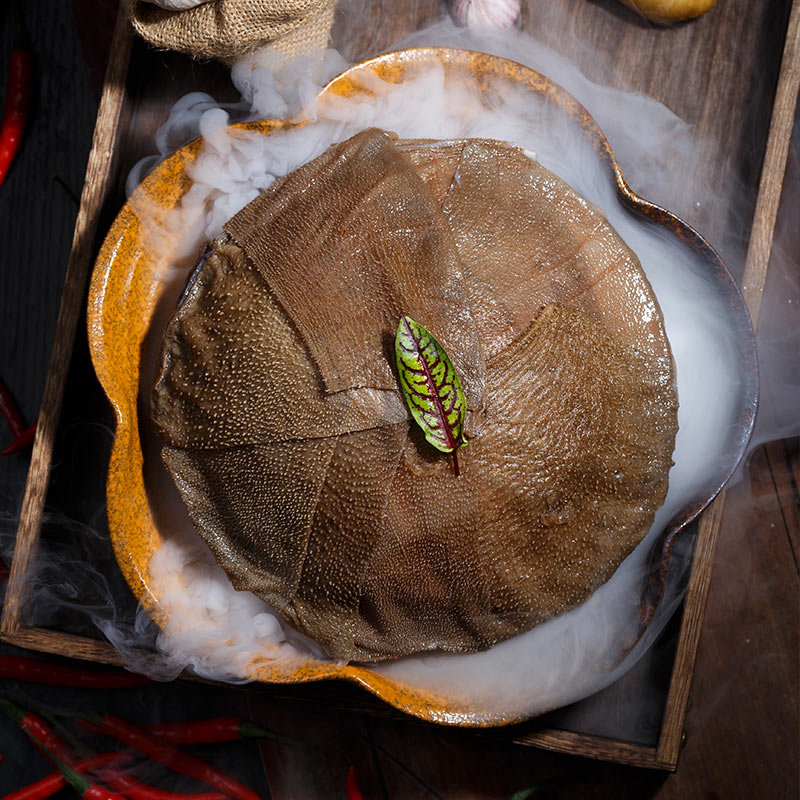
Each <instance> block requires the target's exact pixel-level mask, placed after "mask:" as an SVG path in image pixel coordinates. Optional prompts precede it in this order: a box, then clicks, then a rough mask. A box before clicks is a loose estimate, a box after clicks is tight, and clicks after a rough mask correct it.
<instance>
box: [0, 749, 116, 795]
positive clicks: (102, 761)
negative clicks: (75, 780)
mask: <svg viewBox="0 0 800 800" xmlns="http://www.w3.org/2000/svg"><path fill="white" fill-rule="evenodd" d="M130 759H131V756H128V755H125V754H124V753H104V754H103V755H101V756H94V757H93V758H86V759H84V760H83V761H79V762H78V763H77V764H75V766H74V769H75V770H76V771H77V772H91V771H92V770H93V769H97V768H98V767H103V766H106V765H108V764H110V763H112V762H113V763H116V762H123V761H130ZM65 783H66V781H65V780H64V776H63V775H62V774H61V772H60V771H58V772H51V773H50V774H49V775H47V776H46V777H44V778H42V779H41V780H38V781H36V782H35V783H30V784H28V785H27V786H23V787H22V788H21V789H17V791H16V792H11V794H7V795H6V796H5V797H3V800H42V798H45V797H50V795H52V794H55V793H56V792H57V791H58V790H59V789H61V788H63V786H64V784H65Z"/></svg>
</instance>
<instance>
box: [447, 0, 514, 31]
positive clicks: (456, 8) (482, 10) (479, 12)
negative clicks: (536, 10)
mask: <svg viewBox="0 0 800 800" xmlns="http://www.w3.org/2000/svg"><path fill="white" fill-rule="evenodd" d="M450 5H451V8H452V10H453V17H454V18H455V21H456V22H457V23H458V24H459V25H466V27H468V28H484V29H488V30H500V29H501V28H510V27H511V26H512V25H513V24H514V20H516V18H517V17H518V16H519V11H520V6H521V5H522V0H450Z"/></svg>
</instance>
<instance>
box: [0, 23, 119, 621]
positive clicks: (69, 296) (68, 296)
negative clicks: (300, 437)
mask: <svg viewBox="0 0 800 800" xmlns="http://www.w3.org/2000/svg"><path fill="white" fill-rule="evenodd" d="M126 31H127V22H126V20H125V19H124V18H123V17H121V16H120V18H119V22H118V25H117V28H116V32H115V36H114V41H115V43H116V47H115V48H114V49H113V52H112V56H111V59H110V61H109V64H108V70H107V73H106V81H105V85H106V89H105V92H104V94H103V100H102V102H101V104H100V110H99V112H98V122H97V125H96V127H95V136H94V140H93V142H92V151H91V154H90V156H89V163H88V165H87V167H86V179H85V182H84V187H83V194H82V199H81V206H80V211H79V212H78V217H77V219H76V221H75V232H74V235H73V241H72V249H71V251H70V258H69V263H68V265H67V275H66V278H65V281H64V293H63V295H62V298H61V306H60V309H59V314H58V320H57V321H56V331H55V337H54V340H53V349H52V352H51V354H50V362H49V365H48V369H47V381H46V382H45V386H44V394H43V397H42V406H41V411H40V413H39V420H38V427H37V429H36V440H35V442H34V445H33V454H32V455H31V461H30V468H29V471H28V478H27V483H26V485H25V494H24V496H23V500H22V508H21V510H20V524H19V527H18V528H17V538H16V544H15V547H14V556H13V561H12V564H11V576H10V578H9V581H8V588H7V592H6V600H5V603H4V605H3V617H2V622H1V623H0V630H2V632H3V633H4V634H14V633H16V632H17V629H18V627H19V624H20V619H21V616H22V613H23V608H22V606H23V603H24V602H25V600H26V598H27V594H26V581H27V579H28V575H27V573H28V568H29V565H30V562H31V560H32V558H33V554H34V549H35V546H36V542H37V538H38V534H39V528H40V525H41V521H42V514H43V511H44V502H45V496H46V494H47V487H48V483H49V478H50V468H51V463H52V458H53V447H54V441H55V435H56V427H57V425H58V422H59V416H60V412H61V405H62V398H63V394H64V386H65V384H66V378H67V371H68V368H69V364H70V357H71V355H72V347H73V342H74V341H75V336H76V333H77V331H78V322H79V320H80V319H81V318H82V313H83V310H84V307H85V303H84V295H85V291H86V284H87V280H88V276H89V271H90V269H91V265H92V260H93V253H94V244H95V231H96V229H97V220H98V215H99V213H100V209H101V208H102V206H103V204H104V203H105V201H106V199H107V190H106V186H107V183H108V176H109V174H110V173H111V170H112V169H113V168H114V167H115V166H116V163H117V162H116V158H115V152H116V151H115V144H116V139H117V135H116V133H117V122H118V120H119V114H120V109H121V107H122V103H123V100H124V96H125V83H124V78H125V75H126V73H127V69H128V55H129V52H130V37H129V36H127V35H126ZM98 187H102V189H101V190H98Z"/></svg>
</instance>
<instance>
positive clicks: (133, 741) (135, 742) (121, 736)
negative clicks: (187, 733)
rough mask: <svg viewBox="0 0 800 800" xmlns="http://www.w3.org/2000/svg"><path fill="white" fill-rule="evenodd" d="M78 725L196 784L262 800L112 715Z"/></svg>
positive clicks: (88, 718) (243, 798)
mask: <svg viewBox="0 0 800 800" xmlns="http://www.w3.org/2000/svg"><path fill="white" fill-rule="evenodd" d="M78 724H80V725H82V726H83V727H84V728H87V729H88V730H91V731H94V732H95V733H105V734H107V735H109V736H113V737H114V738H115V739H117V740H118V741H120V742H122V743H123V744H126V745H128V747H132V748H133V749H134V750H138V751H139V752H140V753H144V754H145V755H148V756H150V758H152V759H153V760H154V761H158V762H159V763H160V764H163V765H164V766H165V767H169V768H170V769H171V770H174V771H175V772H180V773H181V774H182V775H188V776H189V777H190V778H194V779H195V780H199V781H203V782H204V783H207V784H208V785H209V786H213V787H214V788H215V789H218V790H219V791H221V792H223V793H225V794H227V795H230V796H231V797H234V798H236V799H237V800H259V798H258V795H257V794H256V793H255V792H254V791H252V789H249V788H248V787H247V786H245V785H244V784H242V783H239V781H237V780H236V779H234V778H232V777H231V776H230V775H226V774H225V773H223V772H220V771H219V770H218V769H217V768H216V767H212V766H211V765H210V764H206V763H205V762H204V761H201V760H200V759H199V758H195V757H194V756H190V755H187V754H186V753H184V752H182V751H181V750H178V749H177V748H176V747H173V746H172V745H171V744H169V743H167V742H165V741H163V740H160V739H156V738H154V737H152V736H148V735H147V734H145V733H142V731H140V730H139V729H138V728H135V727H134V726H133V725H129V724H128V723H127V722H125V721H124V720H121V719H119V717H114V716H112V715H111V714H105V715H100V714H92V713H88V714H83V715H82V716H81V718H79V719H78Z"/></svg>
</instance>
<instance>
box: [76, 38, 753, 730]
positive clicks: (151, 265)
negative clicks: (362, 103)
mask: <svg viewBox="0 0 800 800" xmlns="http://www.w3.org/2000/svg"><path fill="white" fill-rule="evenodd" d="M430 65H442V66H444V69H445V73H446V76H447V79H448V80H457V79H458V77H459V75H462V76H463V75H466V76H468V77H469V78H470V79H472V80H477V81H478V84H479V86H483V85H484V84H486V85H488V83H489V82H491V81H497V80H499V81H503V82H508V83H510V84H514V85H515V86H518V87H522V88H523V89H527V90H528V91H530V92H531V93H532V94H535V95H537V96H538V97H544V98H546V99H547V100H548V101H551V102H554V103H555V104H556V105H558V106H559V107H560V108H561V109H562V110H563V111H564V113H565V114H566V115H567V116H568V117H569V118H571V119H572V120H573V121H574V122H576V123H577V124H578V125H579V126H580V128H581V130H582V131H583V133H584V134H585V135H586V137H587V138H588V139H589V141H590V142H591V144H592V145H593V147H594V148H595V150H596V151H597V152H598V153H599V155H600V157H601V158H602V159H603V161H604V162H605V164H606V166H607V167H608V169H609V170H610V171H611V178H612V180H613V181H614V183H615V184H616V187H617V194H618V196H619V198H620V200H621V202H623V203H624V204H626V205H629V206H632V207H635V208H636V210H637V211H638V212H639V213H642V214H646V215H647V216H650V217H651V218H653V219H654V221H656V222H660V223H661V224H664V225H665V226H666V227H669V228H671V229H672V230H673V232H674V233H675V234H676V235H678V236H679V237H680V238H683V239H684V240H687V241H689V243H690V244H693V245H695V244H696V245H697V247H698V248H701V247H705V248H707V249H708V251H710V253H711V254H713V255H714V256H715V255H716V254H714V253H713V250H711V248H710V247H708V245H707V244H706V243H705V242H704V241H703V240H702V238H701V237H699V235H698V234H696V233H695V232H694V231H693V230H692V229H691V228H689V227H688V226H686V225H685V224H684V223H682V222H680V220H677V219H676V218H675V217H674V216H672V215H671V214H669V212H666V211H664V210H663V209H660V208H658V207H657V206H654V205H652V204H650V203H647V202H646V201H644V200H642V199H641V198H639V197H638V196H637V195H635V194H634V193H633V192H632V191H631V190H630V188H629V187H628V185H627V183H626V182H625V180H624V178H623V177H622V174H621V172H620V170H619V166H618V165H617V162H616V159H615V157H614V154H613V152H612V151H611V147H610V145H609V144H608V141H607V140H606V138H605V136H604V135H603V134H602V131H600V129H599V127H598V126H597V124H596V123H595V121H594V119H593V118H592V117H591V115H589V113H588V112H587V111H586V109H584V108H583V106H581V105H580V104H579V103H578V102H577V101H576V100H575V99H574V98H573V97H572V96H571V95H569V94H568V93H567V92H565V91H564V90H563V89H561V87H559V86H558V85H557V84H555V83H553V82H552V81H550V80H549V79H548V78H546V77H545V76H543V75H541V74H540V73H538V72H536V71H534V70H532V69H530V68H528V67H524V66H522V65H520V64H517V63H515V62H513V61H508V60H506V59H502V58H498V57H496V56H490V55H487V54H484V53H476V52H470V51H464V50H450V49H446V48H414V49H410V50H402V51H397V52H392V53H387V54H384V55H381V56H378V57H376V58H373V59H370V60H368V61H365V62H363V63H361V64H358V65H356V66H354V67H351V68H350V69H348V70H347V71H345V72H344V73H342V74H341V75H339V76H338V77H336V78H334V79H333V80H332V81H331V82H330V83H329V84H328V85H327V86H326V87H325V88H324V89H323V90H322V93H321V95H320V98H321V100H322V101H324V99H325V97H326V96H329V95H338V96H340V97H346V98H347V97H357V96H359V95H361V96H364V95H365V94H367V95H368V94H370V93H371V90H370V89H369V88H367V86H366V82H364V81H363V78H364V77H365V76H368V75H369V76H371V75H377V76H378V77H379V78H381V79H382V80H383V81H385V82H387V83H390V84H392V83H400V82H402V81H403V80H404V79H405V78H406V77H407V76H408V75H411V74H413V73H415V72H417V71H419V70H421V69H423V68H425V67H428V66H430ZM296 124H302V123H296V122H292V121H289V120H281V121H258V122H249V123H243V124H241V125H238V126H236V127H238V128H242V129H245V130H249V131H255V132H257V133H260V134H263V135H270V134H271V133H272V132H274V131H276V130H280V129H286V128H290V127H293V126H294V125H296ZM201 145H202V142H201V140H200V139H196V140H194V141H192V142H190V143H189V144H187V145H185V146H184V147H182V148H180V149H179V150H177V151H176V152H175V153H173V154H172V155H171V156H170V157H168V158H167V159H165V160H164V161H163V162H162V163H161V164H159V165H158V166H157V167H156V168H155V169H154V170H153V171H152V172H151V173H150V174H149V175H148V176H147V177H146V178H145V179H144V181H143V182H142V183H141V184H140V185H139V187H138V188H137V189H136V191H135V192H134V193H133V195H132V196H131V198H130V200H129V202H127V203H126V204H125V205H124V206H123V207H122V209H121V210H120V212H119V214H118V216H117V218H116V219H115V221H114V223H113V225H112V226H111V229H110V230H109V232H108V235H107V236H106V238H105V240H104V242H103V245H102V247H101V249H100V252H99V254H98V257H97V261H96V264H95V269H94V272H93V275H92V280H91V285H90V290H89V300H88V320H87V321H88V333H89V343H90V349H91V356H92V361H93V363H94V367H95V370H96V372H97V376H98V378H99V380H100V383H101V385H102V387H103V389H104V391H105V393H106V395H107V396H108V399H109V401H110V403H111V405H112V407H113V409H114V413H115V416H116V421H117V427H116V432H115V437H114V442H113V447H112V452H111V458H110V463H109V469H108V478H107V483H106V492H107V511H108V524H109V530H110V535H111V542H112V545H113V548H114V553H115V555H116V558H117V561H118V563H119V566H120V568H121V570H122V573H123V575H124V577H125V579H126V580H127V582H128V584H129V586H130V587H131V590H132V591H133V593H134V595H135V596H136V598H137V599H138V601H139V602H140V603H141V605H142V606H143V607H144V608H145V609H146V610H147V611H148V612H149V613H150V615H151V616H152V617H153V619H154V620H155V621H156V622H157V623H159V624H161V623H163V618H161V617H160V614H161V613H163V612H160V611H159V605H158V597H157V596H156V595H155V593H154V591H153V589H152V587H151V585H150V581H149V579H148V564H149V561H150V558H151V556H152V555H153V553H154V552H155V551H156V549H157V548H158V547H159V546H160V544H161V543H162V539H161V536H160V534H159V531H158V528H157V526H156V523H155V521H154V519H153V516H152V513H151V510H150V506H149V502H148V497H147V491H146V488H145V479H144V472H143V467H144V457H143V453H142V443H141V439H140V433H139V416H138V407H137V401H138V394H139V377H140V375H139V374H140V367H141V350H142V344H143V342H144V339H145V336H146V335H147V332H148V330H149V327H150V324H151V321H152V318H153V314H154V310H155V307H156V303H157V300H158V297H159V292H160V289H161V285H160V281H159V278H158V272H157V269H156V264H155V262H154V260H153V259H152V258H150V256H149V254H148V252H147V251H146V249H145V247H144V245H143V243H142V241H141V236H140V219H139V217H138V216H137V215H136V213H135V211H134V207H135V206H136V203H137V200H142V201H146V202H148V203H151V204H155V205H156V206H158V207H161V208H163V209H164V211H165V212H166V211H167V210H170V209H174V208H175V207H177V206H178V205H179V203H180V201H181V198H182V197H183V195H184V194H185V193H186V192H187V191H188V189H189V188H190V186H191V179H190V178H189V177H188V175H187V171H186V170H187V166H188V165H189V164H191V162H193V161H194V160H195V158H196V157H197V155H198V153H199V152H200V148H201ZM720 263H721V262H720ZM722 268H723V269H724V265H723V266H722ZM726 274H727V273H726ZM731 284H732V281H731ZM734 290H735V287H734ZM750 335H751V336H752V333H750ZM755 391H756V390H755V389H754V388H753V387H750V390H749V394H748V398H750V397H751V396H752V397H754V395H755ZM750 406H752V409H751V410H752V413H751V414H750V421H749V425H748V423H747V421H746V420H745V425H744V428H745V429H746V430H745V431H744V433H743V436H742V438H743V442H744V444H746V441H747V438H748V437H749V432H750V428H752V417H754V414H755V401H754V399H753V400H752V402H751V403H750ZM744 444H742V446H741V451H743V449H744ZM737 449H738V448H737ZM739 455H741V452H740V453H739ZM735 462H738V457H737V458H736V459H735ZM735 462H734V464H733V466H731V467H730V469H731V471H732V469H733V467H734V466H735ZM727 477H728V476H727V475H725V476H724V480H726V479H727ZM715 480H716V479H715ZM724 480H722V481H721V482H719V481H717V482H716V483H715V484H714V486H712V487H711V491H710V494H709V492H707V491H706V492H703V496H702V501H703V502H702V504H699V503H695V504H693V505H692V506H691V508H690V509H689V513H687V514H684V515H683V516H682V518H681V519H680V520H679V521H674V522H673V524H671V525H670V528H669V532H670V533H671V534H672V535H673V536H674V535H676V534H677V533H678V532H679V531H680V530H682V529H683V528H684V527H685V525H686V524H687V523H688V521H690V520H691V519H693V518H694V517H695V516H696V515H697V514H698V513H699V511H700V510H701V509H702V507H705V505H707V504H708V503H709V502H710V501H711V499H712V498H713V496H714V495H715V494H716V492H717V491H718V490H719V487H721V485H722V483H724ZM671 543H672V540H671V539H670V541H669V550H671ZM669 550H668V549H666V548H664V549H663V550H662V551H659V554H658V557H661V558H664V559H666V558H668V555H669ZM664 563H665V562H664ZM656 602H657V599H656ZM650 618H652V614H651V615H650V616H649V617H648V619H647V621H648V622H649V619H650ZM627 649H628V648H627V647H626V648H621V651H620V657H622V656H623V655H624V652H626V651H627ZM252 666H253V672H252V677H253V678H254V679H255V680H258V681H262V682H265V683H283V684H288V683H304V682H309V681H317V680H322V679H329V678H336V679H343V680H346V681H350V682H352V683H355V684H358V685H360V686H362V687H364V688H365V689H367V690H368V691H370V692H372V693H373V694H374V695H376V696H377V697H379V698H380V699H381V700H383V701H385V702H387V703H389V704H390V705H392V706H394V707H395V708H397V709H399V710H401V711H403V712H405V713H407V714H410V715H412V716H415V717H418V718H421V719H424V720H427V721H429V722H437V723H445V724H451V725H461V726H476V727H488V726H497V725H508V724H513V723H518V722H521V721H523V720H525V719H528V718H530V716H531V715H526V714H519V713H506V712H497V713H494V712H492V711H490V710H487V709H484V708H470V707H468V706H465V705H463V704H456V703H454V702H453V701H452V700H451V699H448V698H444V697H439V696H437V695H434V694H432V693H430V692H426V691H423V690H420V689H417V688H414V687H411V686H408V685H405V684H402V683H400V682H398V681H396V680H392V679H390V678H387V677H385V676H383V675H381V674H379V673H376V672H374V671H372V670H370V669H368V668H365V667H360V666H352V665H347V666H340V665H337V664H332V663H330V662H324V661H320V660H316V659H307V660H305V661H302V662H298V661H294V662H284V663H278V664H276V663H273V662H269V661H267V660H264V662H260V663H254V664H253V665H252Z"/></svg>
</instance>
